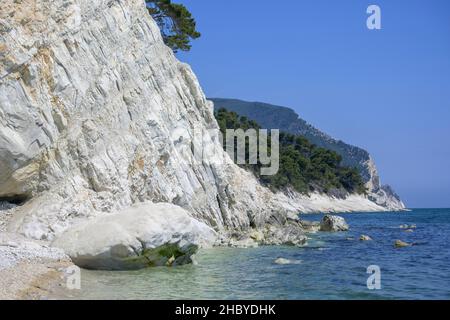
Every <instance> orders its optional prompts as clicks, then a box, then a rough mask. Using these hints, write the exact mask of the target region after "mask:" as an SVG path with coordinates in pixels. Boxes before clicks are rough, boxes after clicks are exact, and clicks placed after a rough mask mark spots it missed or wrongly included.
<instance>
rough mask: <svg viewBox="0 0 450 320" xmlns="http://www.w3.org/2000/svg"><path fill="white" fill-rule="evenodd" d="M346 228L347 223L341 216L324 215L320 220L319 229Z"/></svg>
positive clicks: (327, 230) (339, 229)
mask: <svg viewBox="0 0 450 320" xmlns="http://www.w3.org/2000/svg"><path fill="white" fill-rule="evenodd" d="M348 229H349V227H348V224H347V222H345V219H344V218H342V217H338V216H330V215H326V216H325V217H323V219H322V221H321V222H320V231H325V232H339V231H347V230H348Z"/></svg>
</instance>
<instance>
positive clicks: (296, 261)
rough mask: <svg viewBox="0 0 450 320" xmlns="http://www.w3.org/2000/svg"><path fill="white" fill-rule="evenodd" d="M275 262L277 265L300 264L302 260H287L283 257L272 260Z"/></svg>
mask: <svg viewBox="0 0 450 320" xmlns="http://www.w3.org/2000/svg"><path fill="white" fill-rule="evenodd" d="M274 263H275V264H279V265H287V264H301V263H302V262H301V261H300V260H289V259H284V258H278V259H277V260H275V261H274Z"/></svg>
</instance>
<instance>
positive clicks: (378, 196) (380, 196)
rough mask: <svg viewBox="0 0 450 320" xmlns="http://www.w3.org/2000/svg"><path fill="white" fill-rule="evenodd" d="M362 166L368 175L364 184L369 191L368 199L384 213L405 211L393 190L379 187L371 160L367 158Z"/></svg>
mask: <svg viewBox="0 0 450 320" xmlns="http://www.w3.org/2000/svg"><path fill="white" fill-rule="evenodd" d="M364 165H365V167H366V168H367V170H368V172H369V174H370V180H369V181H368V182H367V183H366V187H367V189H368V190H369V199H370V200H371V201H373V202H374V203H375V204H377V205H379V206H381V207H383V208H385V209H386V211H402V210H405V209H406V206H405V204H404V203H403V201H402V200H401V199H400V197H399V196H398V195H397V194H396V193H395V192H394V190H393V189H392V188H391V187H390V186H388V185H381V182H380V177H379V175H378V170H377V167H376V166H375V162H374V161H373V159H372V158H369V160H368V161H367V162H366V163H365V164H364Z"/></svg>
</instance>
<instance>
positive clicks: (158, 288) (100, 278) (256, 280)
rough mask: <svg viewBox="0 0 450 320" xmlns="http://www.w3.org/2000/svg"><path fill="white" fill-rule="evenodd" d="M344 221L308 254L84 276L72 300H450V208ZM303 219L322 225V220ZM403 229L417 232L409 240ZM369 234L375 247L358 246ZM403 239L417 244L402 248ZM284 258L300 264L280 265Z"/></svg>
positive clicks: (237, 252)
mask: <svg viewBox="0 0 450 320" xmlns="http://www.w3.org/2000/svg"><path fill="white" fill-rule="evenodd" d="M342 216H344V217H345V219H346V220H347V222H348V223H349V225H350V227H351V230H350V231H349V232H345V233H334V234H333V233H317V234H315V235H312V239H311V240H310V241H309V245H308V246H307V247H304V248H292V247H260V248H256V249H230V248H215V249H211V250H204V251H202V252H200V253H199V255H198V256H197V260H198V265H188V266H182V267H176V268H154V269H147V270H141V271H135V272H99V271H85V270H83V271H82V289H81V291H72V292H70V293H66V296H65V298H77V299H80V298H81V299H450V250H449V240H450V209H422V210H414V211H412V212H408V213H376V214H374V213H371V214H343V215H342ZM303 218H305V219H307V220H320V219H321V218H322V215H308V216H306V217H305V216H303ZM402 224H409V225H411V224H416V225H417V229H416V230H415V232H413V233H407V232H405V231H404V230H402V229H400V228H399V226H400V225H402ZM362 234H365V235H369V236H370V237H372V238H373V240H374V241H372V242H361V241H358V238H359V236H360V235H362ZM349 237H354V238H355V240H349V239H348V238H349ZM396 239H400V240H403V241H406V242H409V243H415V244H416V245H414V246H412V247H407V248H402V249H395V248H394V245H393V244H394V241H395V240H396ZM280 257H282V258H285V259H290V260H295V261H297V264H289V265H278V264H275V263H274V261H275V260H276V259H277V258H280ZM300 261H301V262H300ZM369 265H378V266H380V268H381V286H382V289H381V290H376V291H370V290H368V289H367V285H366V282H367V278H368V276H369V275H368V274H367V273H366V271H367V267H368V266H369Z"/></svg>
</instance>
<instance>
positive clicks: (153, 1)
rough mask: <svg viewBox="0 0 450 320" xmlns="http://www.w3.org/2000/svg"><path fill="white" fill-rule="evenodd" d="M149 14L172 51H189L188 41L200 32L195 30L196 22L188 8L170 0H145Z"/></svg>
mask: <svg viewBox="0 0 450 320" xmlns="http://www.w3.org/2000/svg"><path fill="white" fill-rule="evenodd" d="M145 2H146V4H147V9H148V11H149V13H150V15H151V16H152V17H153V19H154V20H155V21H156V23H157V24H158V26H159V28H160V29H161V34H162V37H163V39H164V43H165V44H166V45H167V46H169V47H170V48H171V49H172V50H173V51H174V52H178V51H179V50H181V51H189V50H190V49H191V45H190V42H191V40H193V39H197V38H199V37H200V36H201V34H200V33H199V32H198V31H197V30H196V22H195V19H194V18H193V17H192V14H191V13H190V12H189V10H188V9H187V8H186V7H185V6H184V5H182V4H176V3H172V2H171V0H146V1H145Z"/></svg>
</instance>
